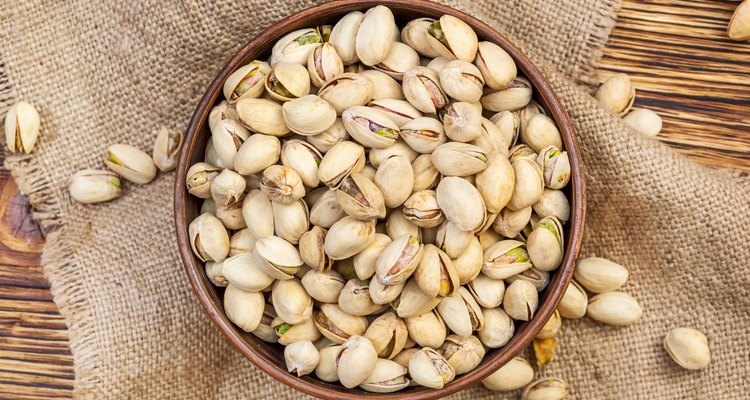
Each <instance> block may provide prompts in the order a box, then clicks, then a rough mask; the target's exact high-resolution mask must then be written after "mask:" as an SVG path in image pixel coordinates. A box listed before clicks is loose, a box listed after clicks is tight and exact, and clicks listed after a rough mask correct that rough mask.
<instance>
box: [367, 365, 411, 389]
mask: <svg viewBox="0 0 750 400" xmlns="http://www.w3.org/2000/svg"><path fill="white" fill-rule="evenodd" d="M407 372H408V370H407V369H406V368H405V367H403V366H401V365H400V364H398V363H396V362H394V361H391V360H386V359H382V358H379V359H378V360H377V362H376V363H375V368H374V369H373V370H372V372H371V373H370V375H369V376H367V378H365V380H364V382H362V383H361V384H360V385H359V387H361V388H362V389H364V390H366V391H368V392H373V393H392V392H396V391H399V390H401V389H404V388H406V387H407V386H409V384H410V383H411V381H409V379H408V378H406V373H407Z"/></svg>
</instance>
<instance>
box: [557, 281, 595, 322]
mask: <svg viewBox="0 0 750 400" xmlns="http://www.w3.org/2000/svg"><path fill="white" fill-rule="evenodd" d="M588 304H589V298H588V295H587V294H586V291H585V290H583V287H581V285H580V284H579V283H578V282H576V281H570V284H569V285H568V287H567V288H566V289H565V294H563V297H562V299H561V300H560V304H558V305H557V309H558V310H559V311H560V315H561V316H563V317H564V318H568V319H575V318H581V317H583V316H584V315H586V308H587V307H588Z"/></svg>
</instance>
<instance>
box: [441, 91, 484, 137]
mask: <svg viewBox="0 0 750 400" xmlns="http://www.w3.org/2000/svg"><path fill="white" fill-rule="evenodd" d="M444 110H445V112H444V113H441V114H440V115H441V119H442V121H443V124H444V125H445V134H446V135H447V136H448V137H449V138H450V139H451V140H454V141H457V142H471V141H472V140H475V139H477V138H479V136H480V135H481V134H482V110H481V109H477V108H476V107H474V105H472V104H471V103H466V102H460V101H459V102H455V103H450V104H448V106H447V107H445V109H444Z"/></svg>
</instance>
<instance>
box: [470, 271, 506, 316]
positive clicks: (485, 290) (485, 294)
mask: <svg viewBox="0 0 750 400" xmlns="http://www.w3.org/2000/svg"><path fill="white" fill-rule="evenodd" d="M466 286H467V288H468V289H469V292H470V293H471V295H472V296H474V300H476V301H477V303H478V304H479V305H480V306H482V307H486V308H495V307H497V306H499V305H500V304H501V303H502V302H503V296H505V282H504V281H503V280H502V279H492V278H490V277H489V276H487V275H485V274H479V275H477V277H476V278H474V280H472V281H471V282H469V283H468V284H467V285H466Z"/></svg>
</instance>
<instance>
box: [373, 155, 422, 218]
mask: <svg viewBox="0 0 750 400" xmlns="http://www.w3.org/2000/svg"><path fill="white" fill-rule="evenodd" d="M373 181H374V182H375V185H376V186H377V187H378V189H380V192H381V193H382V194H383V201H384V202H385V206H386V207H387V208H396V207H398V206H400V205H401V204H403V203H404V202H405V201H406V199H408V198H409V195H411V192H412V189H413V188H414V170H413V169H412V167H411V163H410V162H409V159H408V158H406V157H404V156H402V155H394V156H391V157H389V158H387V159H386V160H385V161H383V162H382V163H380V166H379V167H378V169H377V171H376V172H375V177H374V179H373Z"/></svg>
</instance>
